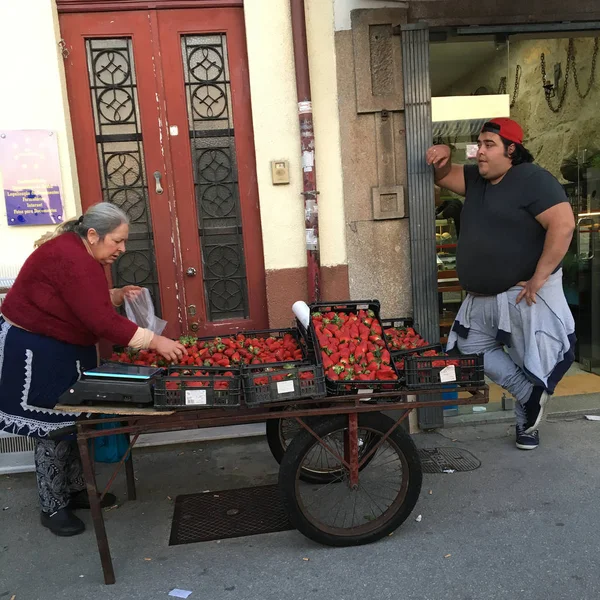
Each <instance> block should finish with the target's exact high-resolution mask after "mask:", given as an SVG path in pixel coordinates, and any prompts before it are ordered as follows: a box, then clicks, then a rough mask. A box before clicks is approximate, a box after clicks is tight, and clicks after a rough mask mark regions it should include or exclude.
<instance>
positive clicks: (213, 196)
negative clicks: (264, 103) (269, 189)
mask: <svg viewBox="0 0 600 600" xmlns="http://www.w3.org/2000/svg"><path fill="white" fill-rule="evenodd" d="M181 45H182V55H183V65H184V72H185V88H186V99H187V113H188V124H189V135H190V142H191V148H192V162H193V172H194V185H195V193H196V213H197V219H198V235H199V237H200V244H201V248H202V262H203V267H204V268H203V276H204V289H205V295H206V306H207V320H208V321H219V320H224V319H240V318H242V319H243V318H247V317H248V290H247V282H246V265H245V262H244V247H243V239H242V218H241V209H240V197H239V189H238V172H237V161H236V153H235V140H234V127H233V113H232V104H231V86H230V81H229V64H228V63H229V61H228V54H227V40H226V36H225V35H224V34H211V35H186V36H182V40H181Z"/></svg>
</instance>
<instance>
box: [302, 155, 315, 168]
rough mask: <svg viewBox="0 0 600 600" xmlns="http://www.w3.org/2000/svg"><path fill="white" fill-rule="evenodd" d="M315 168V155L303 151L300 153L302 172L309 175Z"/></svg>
mask: <svg viewBox="0 0 600 600" xmlns="http://www.w3.org/2000/svg"><path fill="white" fill-rule="evenodd" d="M314 166H315V153H314V152H309V151H308V150H305V151H304V152H303V153H302V170H303V171H304V172H305V173H310V172H311V171H312V170H313V167H314Z"/></svg>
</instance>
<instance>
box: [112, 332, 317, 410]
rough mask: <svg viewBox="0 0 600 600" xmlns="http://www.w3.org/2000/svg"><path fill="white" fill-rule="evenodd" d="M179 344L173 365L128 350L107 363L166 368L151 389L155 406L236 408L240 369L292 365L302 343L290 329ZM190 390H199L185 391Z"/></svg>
mask: <svg viewBox="0 0 600 600" xmlns="http://www.w3.org/2000/svg"><path fill="white" fill-rule="evenodd" d="M179 341H180V342H181V343H182V344H183V345H184V346H185V347H186V349H187V352H188V353H187V355H186V356H183V357H182V359H181V360H180V361H179V363H177V364H176V365H175V364H171V363H168V362H167V361H165V360H164V359H163V358H162V357H161V356H159V355H158V354H156V352H154V351H151V350H135V349H132V348H125V349H121V350H118V351H115V352H114V353H113V355H112V357H111V359H110V360H111V361H113V362H121V363H128V364H137V365H149V366H159V367H167V368H168V374H167V376H166V377H165V378H164V385H162V387H161V388H160V389H158V390H155V406H160V407H163V406H170V407H186V406H195V407H198V406H239V404H240V391H241V374H240V369H241V368H242V367H244V366H260V365H271V364H278V363H295V364H298V363H300V362H301V361H303V360H304V359H305V357H306V348H305V345H304V344H303V343H302V342H301V340H300V336H299V335H298V332H297V331H296V330H294V329H267V330H261V331H246V332H243V333H237V334H232V335H229V336H222V337H211V338H196V337H191V336H184V337H182V338H180V340H179ZM190 387H192V388H203V389H202V390H201V392H200V391H198V392H196V393H191V391H190V389H189V388H190ZM204 392H206V393H204ZM196 397H197V398H198V400H197V401H196V403H195V404H194V402H195V400H194V399H195V398H196Z"/></svg>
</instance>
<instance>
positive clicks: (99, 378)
mask: <svg viewBox="0 0 600 600" xmlns="http://www.w3.org/2000/svg"><path fill="white" fill-rule="evenodd" d="M162 371H163V370H162V369H161V368H160V367H146V366H142V365H126V364H121V363H105V364H103V365H101V366H99V367H97V368H95V369H90V370H89V371H84V372H83V375H82V377H81V379H80V380H79V381H77V382H75V383H74V384H73V385H72V386H71V387H70V388H69V389H68V390H67V391H66V392H65V393H64V394H63V395H62V396H61V397H60V399H59V404H66V405H70V406H80V405H94V404H117V403H118V404H135V405H148V404H153V403H154V395H153V391H154V384H155V383H156V380H157V379H158V377H159V376H160V375H161V373H162Z"/></svg>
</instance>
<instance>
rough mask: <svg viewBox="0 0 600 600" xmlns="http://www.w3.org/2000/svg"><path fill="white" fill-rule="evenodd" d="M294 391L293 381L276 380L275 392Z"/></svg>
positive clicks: (287, 392)
mask: <svg viewBox="0 0 600 600" xmlns="http://www.w3.org/2000/svg"><path fill="white" fill-rule="evenodd" d="M293 391H295V388H294V382H293V381H278V382H277V393H278V394H289V393H290V392H293Z"/></svg>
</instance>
